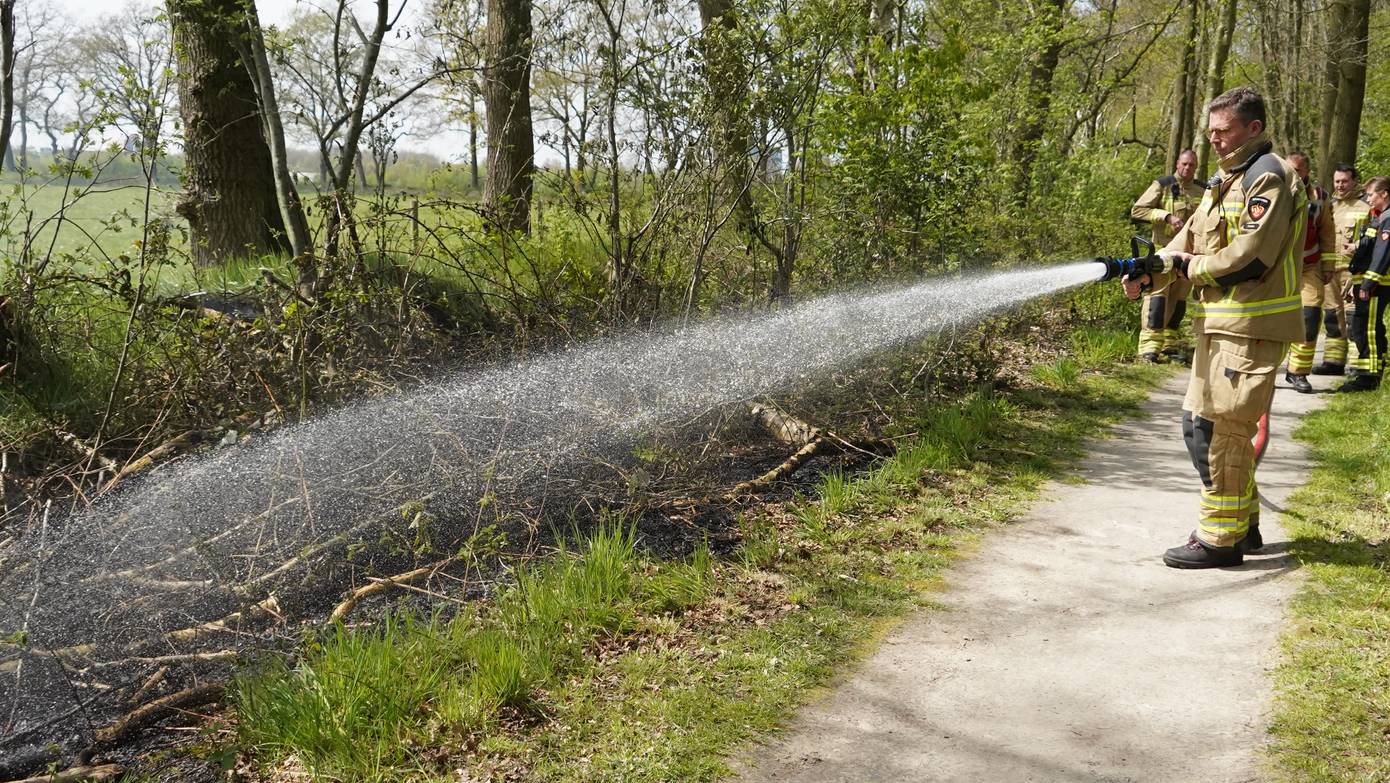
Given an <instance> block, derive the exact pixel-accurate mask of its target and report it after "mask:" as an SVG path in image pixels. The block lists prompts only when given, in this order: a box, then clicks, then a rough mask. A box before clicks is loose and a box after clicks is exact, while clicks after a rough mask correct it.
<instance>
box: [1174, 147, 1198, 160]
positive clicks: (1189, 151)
mask: <svg viewBox="0 0 1390 783" xmlns="http://www.w3.org/2000/svg"><path fill="white" fill-rule="evenodd" d="M1184 155H1191V156H1192V157H1194V158H1195V157H1197V152H1196V151H1195V150H1193V149H1192V148H1191V147H1184V148H1183V149H1182V150H1179V151H1178V159H1179V160H1181V159H1182V156H1184Z"/></svg>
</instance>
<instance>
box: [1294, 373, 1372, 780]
mask: <svg viewBox="0 0 1390 783" xmlns="http://www.w3.org/2000/svg"><path fill="white" fill-rule="evenodd" d="M1296 437H1298V438H1299V439H1300V440H1302V441H1305V442H1306V443H1307V444H1308V445H1309V447H1310V448H1311V449H1312V457H1313V460H1314V462H1315V465H1316V467H1315V469H1314V471H1313V474H1312V476H1311V477H1310V479H1309V482H1308V484H1307V485H1305V486H1304V487H1302V488H1300V489H1299V490H1297V491H1296V492H1294V494H1293V496H1292V497H1291V498H1290V499H1289V503H1288V511H1287V512H1286V513H1285V514H1284V516H1283V521H1284V525H1285V526H1286V527H1287V528H1288V530H1289V534H1290V536H1291V538H1292V542H1293V543H1292V546H1291V549H1290V551H1291V553H1292V555H1293V556H1294V557H1295V558H1296V559H1297V561H1298V563H1299V565H1300V567H1301V570H1302V573H1303V574H1304V576H1305V578H1306V582H1305V583H1304V585H1303V587H1302V588H1301V589H1300V591H1299V594H1298V595H1297V596H1296V597H1295V599H1294V601H1293V603H1292V606H1291V609H1290V613H1291V618H1290V619H1291V622H1290V627H1289V630H1288V631H1287V632H1286V633H1285V635H1284V639H1283V650H1284V658H1283V660H1282V662H1281V663H1280V665H1279V667H1278V669H1277V671H1276V672H1275V681H1276V684H1277V689H1278V696H1277V705H1276V710H1275V715H1274V721H1273V724H1272V727H1271V730H1270V731H1271V734H1272V735H1273V739H1274V745H1273V748H1272V753H1273V759H1274V763H1275V766H1276V770H1277V774H1278V776H1279V779H1281V780H1289V781H1326V782H1327V783H1334V782H1335V783H1351V782H1352V781H1365V782H1366V783H1370V782H1371V781H1377V782H1378V781H1385V780H1390V560H1388V558H1390V544H1387V543H1386V539H1387V538H1390V459H1387V455H1390V388H1382V390H1380V391H1378V392H1373V393H1367V394H1356V395H1342V396H1337V397H1335V398H1333V400H1332V401H1331V403H1329V405H1328V406H1327V408H1325V409H1323V410H1320V411H1317V412H1315V413H1313V414H1310V415H1309V416H1308V417H1307V418H1305V419H1304V421H1303V424H1302V425H1301V426H1300V427H1299V429H1298V432H1297V433H1296Z"/></svg>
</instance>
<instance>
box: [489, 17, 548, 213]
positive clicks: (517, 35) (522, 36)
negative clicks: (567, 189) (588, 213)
mask: <svg viewBox="0 0 1390 783" xmlns="http://www.w3.org/2000/svg"><path fill="white" fill-rule="evenodd" d="M531 44H532V32H531V0H488V2H487V56H486V64H485V65H484V66H483V103H484V110H485V111H486V112H487V118H486V119H487V185H486V190H485V192H484V195H483V201H484V202H485V203H486V204H487V209H488V213H489V218H490V219H491V221H492V225H493V226H494V227H495V228H497V229H499V230H502V231H522V232H529V231H530V230H531V192H532V180H533V178H534V174H535V165H536V163H535V157H536V152H535V139H534V137H533V136H532V132H531Z"/></svg>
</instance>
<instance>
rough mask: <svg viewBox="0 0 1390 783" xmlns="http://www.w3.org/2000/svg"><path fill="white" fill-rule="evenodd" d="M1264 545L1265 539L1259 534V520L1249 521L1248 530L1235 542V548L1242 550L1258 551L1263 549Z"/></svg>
mask: <svg viewBox="0 0 1390 783" xmlns="http://www.w3.org/2000/svg"><path fill="white" fill-rule="evenodd" d="M1264 546H1265V540H1264V536H1261V535H1260V523H1259V522H1251V523H1250V530H1249V531H1248V532H1247V533H1246V534H1245V538H1242V539H1241V540H1240V543H1239V544H1236V548H1237V549H1239V550H1240V551H1242V552H1258V551H1260V550H1261V549H1264Z"/></svg>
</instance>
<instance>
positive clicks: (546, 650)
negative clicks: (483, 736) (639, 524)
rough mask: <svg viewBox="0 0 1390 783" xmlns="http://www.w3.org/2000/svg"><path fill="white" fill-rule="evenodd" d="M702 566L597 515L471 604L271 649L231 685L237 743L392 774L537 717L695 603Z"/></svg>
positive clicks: (701, 560) (699, 557) (702, 555)
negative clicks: (560, 547) (447, 742)
mask: <svg viewBox="0 0 1390 783" xmlns="http://www.w3.org/2000/svg"><path fill="white" fill-rule="evenodd" d="M712 568H713V564H712V562H711V560H710V557H709V553H708V551H707V550H704V549H701V550H699V551H697V552H696V554H695V555H694V556H693V557H692V558H690V559H689V560H687V561H682V562H672V563H663V564H661V565H659V566H658V565H656V564H652V563H649V562H648V561H647V560H646V559H645V558H643V557H642V556H640V555H639V554H638V552H637V550H636V548H635V541H634V538H633V535H632V532H631V530H630V529H628V528H624V527H622V526H621V525H619V524H616V523H607V524H604V525H603V526H601V527H600V528H599V529H598V531H597V532H595V533H594V534H593V535H592V537H590V538H589V539H588V540H587V541H586V542H585V543H584V545H583V546H582V548H581V549H580V550H579V551H578V552H573V553H571V552H566V551H561V552H560V553H558V554H557V555H556V556H555V557H553V558H550V559H547V560H546V561H544V562H543V563H541V564H540V565H538V566H535V567H529V568H523V569H521V570H520V571H518V573H517V575H516V581H515V583H514V584H513V585H512V586H511V587H510V588H508V589H506V590H504V591H503V592H502V593H501V594H500V595H498V596H497V597H496V599H495V600H494V601H492V602H491V603H490V604H486V605H482V606H480V607H478V608H477V609H476V611H472V610H470V611H465V612H463V613H461V614H459V615H458V616H456V617H453V618H450V619H447V620H445V619H441V618H439V617H433V618H429V619H417V618H412V617H410V616H388V618H387V619H386V620H385V622H383V623H381V624H380V625H379V626H377V627H374V628H370V629H365V630H349V629H345V628H342V627H335V628H333V629H331V630H329V631H327V632H325V633H324V634H323V635H322V636H321V637H319V638H317V639H315V640H314V641H312V642H311V643H310V645H309V646H308V649H307V651H306V656H305V658H304V660H303V661H302V662H301V663H300V664H299V665H297V666H291V665H290V663H288V662H286V661H285V660H283V659H278V658H277V659H272V660H270V661H269V662H267V663H266V664H264V665H262V666H261V667H259V668H257V669H254V670H251V671H249V672H247V673H246V674H244V675H243V676H241V677H240V678H238V680H237V681H236V684H235V687H234V688H233V693H234V701H235V703H236V705H237V716H238V724H237V726H238V734H239V737H240V740H241V742H242V743H243V744H244V745H246V746H247V747H251V748H255V749H257V750H258V751H259V752H260V753H261V754H262V758H263V759H265V760H275V759H281V758H285V757H288V756H290V755H293V756H294V757H295V758H297V759H298V761H299V762H300V763H301V764H303V765H304V766H305V767H306V768H307V770H308V771H309V772H311V773H312V774H314V775H316V776H319V777H321V778H325V779H343V780H354V781H378V780H379V781H386V780H398V779H400V776H401V775H403V774H406V773H408V771H409V770H411V769H414V768H415V767H417V766H418V760H417V759H416V758H415V757H416V755H417V754H418V753H420V752H421V751H423V750H424V749H426V748H427V747H428V746H429V745H430V744H431V743H433V742H439V741H442V740H443V738H446V737H457V736H467V735H469V734H474V733H479V732H487V731H489V730H493V729H495V728H496V725H497V723H498V721H500V720H502V719H503V718H505V717H510V718H513V719H516V718H525V719H535V718H539V717H540V716H541V715H542V714H543V712H544V708H543V707H542V706H541V705H540V704H539V703H538V699H539V698H540V697H541V695H542V693H543V689H545V688H549V687H553V686H555V685H557V684H558V683H560V682H561V681H562V679H563V678H565V677H567V676H569V675H570V674H571V673H573V672H575V671H576V670H578V669H581V668H583V667H584V663H585V654H586V652H587V651H589V650H590V649H591V648H593V647H594V646H595V645H599V644H602V643H604V642H605V641H607V640H611V639H613V638H616V637H619V636H622V635H625V634H629V633H631V632H632V631H634V630H635V629H636V627H637V624H638V621H639V618H640V617H642V616H645V615H652V616H660V615H661V614H662V613H666V612H672V611H679V610H681V609H684V608H685V607H687V606H689V605H691V604H693V603H695V602H697V601H699V600H700V599H701V598H703V597H704V595H705V593H706V591H707V588H708V586H709V584H710V581H711V580H710V574H711V569H712Z"/></svg>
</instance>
